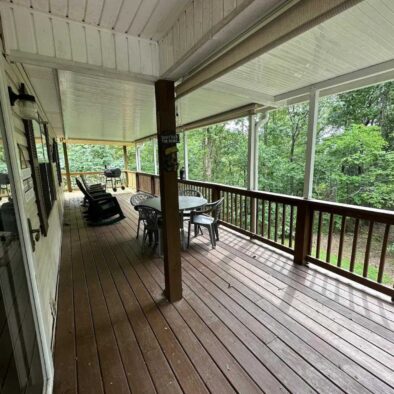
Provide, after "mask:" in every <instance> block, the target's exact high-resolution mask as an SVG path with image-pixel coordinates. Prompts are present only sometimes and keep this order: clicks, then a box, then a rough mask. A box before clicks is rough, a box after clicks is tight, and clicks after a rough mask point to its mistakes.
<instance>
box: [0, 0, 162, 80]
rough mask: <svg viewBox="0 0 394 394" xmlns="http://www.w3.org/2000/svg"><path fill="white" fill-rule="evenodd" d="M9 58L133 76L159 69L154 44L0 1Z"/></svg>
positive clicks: (152, 77)
mask: <svg viewBox="0 0 394 394" xmlns="http://www.w3.org/2000/svg"><path fill="white" fill-rule="evenodd" d="M0 16H1V22H2V29H3V33H4V47H5V53H6V55H7V56H8V57H9V59H10V60H14V61H18V62H24V63H30V64H36V65H40V66H47V67H52V68H58V69H67V70H70V71H77V72H86V71H88V72H89V73H93V74H98V75H105V76H107V75H108V76H116V77H117V78H119V79H130V80H136V81H139V82H143V81H154V80H156V79H157V78H158V75H159V49H158V44H157V43H156V42H154V41H151V40H146V39H141V38H138V37H133V36H130V35H126V34H121V33H117V32H114V31H111V30H108V29H103V28H100V27H96V26H91V25H88V24H86V23H79V22H74V21H70V20H69V19H66V18H62V17H56V16H53V15H51V14H48V13H43V12H39V11H35V10H32V9H29V8H26V7H21V6H17V5H15V4H11V3H3V2H0Z"/></svg>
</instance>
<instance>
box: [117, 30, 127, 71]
mask: <svg viewBox="0 0 394 394" xmlns="http://www.w3.org/2000/svg"><path fill="white" fill-rule="evenodd" d="M115 48H116V68H117V69H118V70H119V71H128V70H129V59H128V48H127V38H126V36H121V35H116V36H115Z"/></svg>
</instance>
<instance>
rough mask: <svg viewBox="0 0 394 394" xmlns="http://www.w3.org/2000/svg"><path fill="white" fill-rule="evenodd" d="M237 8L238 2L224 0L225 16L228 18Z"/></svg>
mask: <svg viewBox="0 0 394 394" xmlns="http://www.w3.org/2000/svg"><path fill="white" fill-rule="evenodd" d="M236 7H237V1H236V0H224V3H223V16H224V17H226V16H227V15H228V14H230V13H231V12H232V11H233V10H234V9H235V8H236Z"/></svg>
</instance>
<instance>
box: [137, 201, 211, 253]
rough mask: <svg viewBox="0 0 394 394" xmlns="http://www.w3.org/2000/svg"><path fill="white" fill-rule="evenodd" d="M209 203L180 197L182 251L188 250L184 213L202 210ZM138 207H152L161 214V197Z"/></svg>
mask: <svg viewBox="0 0 394 394" xmlns="http://www.w3.org/2000/svg"><path fill="white" fill-rule="evenodd" d="M207 202H208V200H207V199H206V198H203V197H193V196H178V203H179V212H180V214H181V215H182V219H181V235H182V239H181V242H182V249H186V240H185V230H184V227H183V212H184V211H191V210H193V209H197V208H201V207H203V206H204V205H205V204H206V203H207ZM138 205H142V206H144V207H150V208H153V209H156V210H157V211H159V212H161V199H160V197H152V198H148V199H147V200H144V201H143V202H141V203H140V204H138ZM138 205H137V206H138Z"/></svg>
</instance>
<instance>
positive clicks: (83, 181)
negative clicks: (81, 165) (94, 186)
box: [81, 175, 89, 190]
mask: <svg viewBox="0 0 394 394" xmlns="http://www.w3.org/2000/svg"><path fill="white" fill-rule="evenodd" d="M81 181H82V183H83V185H84V187H85V189H86V190H89V185H88V183H87V182H86V178H85V175H81Z"/></svg>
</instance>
